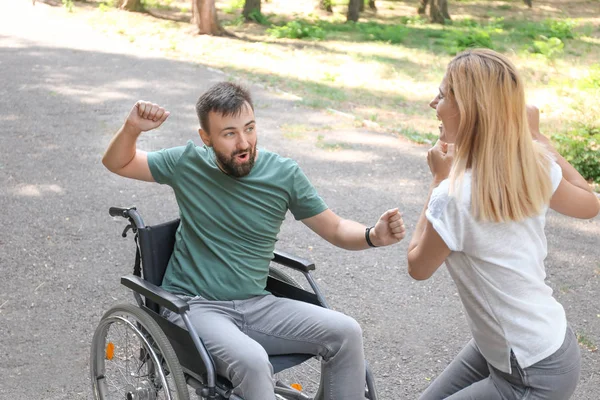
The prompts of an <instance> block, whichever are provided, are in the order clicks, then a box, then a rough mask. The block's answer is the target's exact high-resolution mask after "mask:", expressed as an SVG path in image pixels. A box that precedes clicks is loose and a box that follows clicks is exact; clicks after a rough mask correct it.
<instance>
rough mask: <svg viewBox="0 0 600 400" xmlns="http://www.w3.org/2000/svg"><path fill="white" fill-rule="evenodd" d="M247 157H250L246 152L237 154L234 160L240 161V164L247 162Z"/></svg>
mask: <svg viewBox="0 0 600 400" xmlns="http://www.w3.org/2000/svg"><path fill="white" fill-rule="evenodd" d="M249 157H250V154H249V153H247V152H246V153H240V154H237V155H236V156H235V158H236V159H237V160H238V161H241V162H246V161H248V158H249Z"/></svg>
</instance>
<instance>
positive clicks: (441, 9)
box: [418, 0, 452, 24]
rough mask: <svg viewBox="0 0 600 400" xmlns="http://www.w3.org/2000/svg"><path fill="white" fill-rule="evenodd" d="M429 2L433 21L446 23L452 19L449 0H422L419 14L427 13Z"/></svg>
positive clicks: (430, 17)
mask: <svg viewBox="0 0 600 400" xmlns="http://www.w3.org/2000/svg"><path fill="white" fill-rule="evenodd" d="M427 4H429V19H430V20H431V22H434V23H437V24H444V23H445V22H446V20H448V19H452V18H450V13H449V12H448V0H420V1H419V9H418V12H419V14H425V11H426V9H427Z"/></svg>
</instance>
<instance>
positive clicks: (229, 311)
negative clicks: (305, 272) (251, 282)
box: [163, 295, 365, 400]
mask: <svg viewBox="0 0 600 400" xmlns="http://www.w3.org/2000/svg"><path fill="white" fill-rule="evenodd" d="M182 298H183V299H185V300H186V301H188V303H189V305H190V310H189V311H188V315H189V317H190V320H191V321H192V324H193V325H194V327H195V328H196V330H197V331H198V334H199V335H200V337H201V338H202V341H203V342H204V345H205V346H206V348H207V349H208V351H209V353H210V354H211V355H212V357H213V360H214V361H215V365H216V368H217V373H218V374H219V375H221V376H224V377H225V378H227V379H229V380H230V381H231V383H232V384H233V386H234V390H233V392H234V393H235V394H237V395H238V396H241V397H243V398H244V399H245V400H274V399H275V395H274V382H273V379H272V375H273V369H272V366H271V364H270V363H269V358H268V354H270V355H278V354H289V353H303V354H314V355H318V356H321V357H322V360H323V361H322V379H321V382H322V386H323V387H322V389H323V395H324V398H325V399H327V400H364V399H365V396H364V393H365V361H364V352H363V342H362V330H361V328H360V326H359V325H358V323H357V322H356V321H355V320H354V319H352V318H351V317H349V316H347V315H344V314H342V313H339V312H337V311H333V310H329V309H326V308H322V307H318V306H315V305H312V304H307V303H303V302H299V301H295V300H290V299H284V298H278V297H275V296H273V295H264V296H257V297H253V298H250V299H247V300H234V301H209V300H206V299H204V298H202V297H194V298H190V297H183V296H182ZM163 315H164V316H165V317H167V318H168V319H169V320H170V321H171V322H173V323H175V324H177V325H179V326H181V327H184V324H183V321H182V319H181V317H180V316H179V315H178V314H176V313H173V312H171V311H169V310H166V309H165V310H163Z"/></svg>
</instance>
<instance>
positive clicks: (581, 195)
mask: <svg viewBox="0 0 600 400" xmlns="http://www.w3.org/2000/svg"><path fill="white" fill-rule="evenodd" d="M527 118H528V122H529V129H530V130H531V134H532V136H533V139H534V140H537V141H538V142H540V143H542V144H543V145H544V146H545V147H546V148H547V149H548V151H550V152H551V153H552V155H553V156H554V159H555V160H556V163H557V164H558V165H559V166H560V168H561V169H562V174H563V178H562V180H561V182H560V184H559V185H558V188H557V189H556V191H555V192H554V195H553V196H552V198H551V199H550V208H552V209H553V210H555V211H558V212H559V213H561V214H564V215H568V216H570V217H575V218H583V219H588V218H594V217H595V216H596V215H598V213H600V200H598V198H597V197H596V195H595V194H594V192H593V190H592V188H591V186H590V185H589V184H588V183H587V181H586V180H585V178H584V177H583V176H581V174H580V173H579V171H577V170H576V169H575V168H574V167H573V166H572V165H571V164H569V162H568V161H567V160H565V159H564V157H563V156H561V155H560V154H559V153H558V152H557V151H556V149H555V148H554V146H552V143H551V142H550V140H549V139H548V138H547V137H545V136H544V135H542V134H541V133H540V129H539V127H540V112H539V110H538V109H537V107H535V106H528V107H527Z"/></svg>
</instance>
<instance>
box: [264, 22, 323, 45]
mask: <svg viewBox="0 0 600 400" xmlns="http://www.w3.org/2000/svg"><path fill="white" fill-rule="evenodd" d="M267 33H268V34H269V35H271V36H273V37H276V38H289V39H316V40H321V39H324V38H325V31H324V30H323V29H322V28H321V27H319V26H316V25H313V24H310V23H308V22H306V21H303V20H297V21H290V22H288V23H287V24H285V25H283V26H273V27H271V28H269V29H267Z"/></svg>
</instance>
